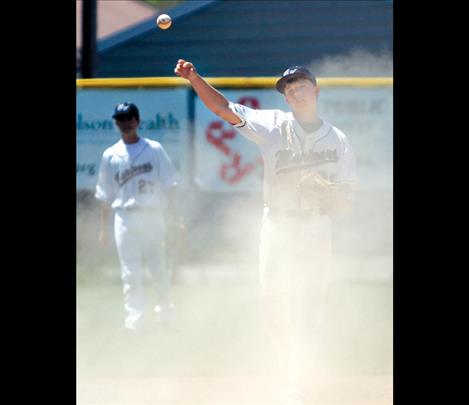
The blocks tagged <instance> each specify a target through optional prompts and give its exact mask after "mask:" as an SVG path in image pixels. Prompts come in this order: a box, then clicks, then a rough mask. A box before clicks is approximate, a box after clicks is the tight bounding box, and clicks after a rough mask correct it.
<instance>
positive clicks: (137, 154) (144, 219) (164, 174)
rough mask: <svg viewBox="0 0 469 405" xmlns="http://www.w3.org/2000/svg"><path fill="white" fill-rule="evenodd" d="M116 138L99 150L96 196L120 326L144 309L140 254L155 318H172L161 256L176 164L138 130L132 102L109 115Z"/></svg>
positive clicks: (138, 320)
mask: <svg viewBox="0 0 469 405" xmlns="http://www.w3.org/2000/svg"><path fill="white" fill-rule="evenodd" d="M112 117H113V118H114V119H115V123H116V125H117V127H118V128H119V131H120V132H121V139H120V140H119V141H118V142H117V143H116V144H114V145H112V146H111V147H109V148H108V149H106V150H105V151H104V153H103V156H102V160H101V165H100V171H99V176H98V183H97V186H96V194H95V196H96V198H97V199H98V200H100V201H101V202H102V209H101V230H100V235H99V239H100V242H101V243H103V244H104V243H106V241H107V239H108V237H107V226H108V220H109V216H110V211H111V210H112V211H113V213H114V237H115V243H116V247H117V252H118V255H119V260H120V264H121V277H122V282H123V294H124V306H125V311H126V318H125V328H126V329H128V330H136V329H137V328H139V327H141V326H142V325H143V320H144V313H145V301H144V285H143V281H144V268H143V260H145V261H146V264H147V266H148V268H149V270H150V272H151V275H152V278H153V281H154V285H155V289H156V296H155V297H156V298H155V300H156V306H155V307H154V310H155V311H156V312H157V317H158V318H159V320H161V321H164V322H171V320H172V314H173V309H174V305H173V303H172V302H171V297H170V280H169V275H168V271H167V266H166V262H165V246H164V241H165V232H166V224H165V210H167V209H172V208H173V202H172V198H173V197H172V194H173V193H174V190H175V187H176V185H177V181H176V170H175V168H174V167H173V165H172V164H171V161H170V159H169V157H168V155H167V153H166V151H165V150H164V149H163V147H162V146H161V144H160V143H159V142H157V141H154V140H150V139H147V138H142V137H139V136H138V134H137V129H138V125H139V123H140V115H139V110H138V108H137V106H136V105H135V104H133V103H127V102H125V103H121V104H118V105H117V106H116V108H115V111H114V114H113V116H112Z"/></svg>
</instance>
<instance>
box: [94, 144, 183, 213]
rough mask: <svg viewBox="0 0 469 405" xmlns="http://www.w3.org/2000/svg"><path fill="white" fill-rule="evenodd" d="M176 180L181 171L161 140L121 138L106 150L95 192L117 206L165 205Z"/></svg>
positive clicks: (100, 198) (142, 206)
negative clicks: (127, 139)
mask: <svg viewBox="0 0 469 405" xmlns="http://www.w3.org/2000/svg"><path fill="white" fill-rule="evenodd" d="M176 184H177V172H176V170H175V168H174V166H173V165H172V164H171V160H170V158H169V156H168V154H167V153H166V151H165V150H164V149H163V147H162V146H161V144H160V143H159V142H157V141H154V140H151V139H147V138H140V139H139V140H138V142H136V143H134V144H125V143H124V142H123V141H122V140H120V141H119V142H117V143H116V144H114V145H112V146H111V147H109V148H107V149H106V150H105V151H104V153H103V156H102V160H101V166H100V170H99V176H98V183H97V186H96V194H95V196H96V198H97V199H98V200H100V201H103V202H107V203H109V204H111V206H112V208H113V209H117V208H132V207H139V208H156V209H158V208H159V209H164V208H166V207H167V204H168V201H167V196H166V191H167V190H168V189H169V188H171V187H172V186H175V185H176Z"/></svg>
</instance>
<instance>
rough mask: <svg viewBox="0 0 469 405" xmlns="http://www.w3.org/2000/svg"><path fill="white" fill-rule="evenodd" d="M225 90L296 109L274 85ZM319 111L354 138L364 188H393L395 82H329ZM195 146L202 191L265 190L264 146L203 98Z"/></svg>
mask: <svg viewBox="0 0 469 405" xmlns="http://www.w3.org/2000/svg"><path fill="white" fill-rule="evenodd" d="M223 94H224V95H225V96H226V97H227V98H228V99H229V100H230V101H233V102H237V103H240V104H244V105H246V106H249V107H252V108H261V109H282V110H287V111H289V110H290V109H289V107H288V105H287V103H286V102H285V100H284V97H283V96H282V95H281V94H280V93H278V92H277V91H275V90H271V89H252V90H249V89H240V90H231V89H226V90H223ZM318 113H319V115H320V116H321V117H322V118H323V119H325V120H327V121H329V122H330V123H331V124H333V125H334V126H336V127H337V128H339V129H340V130H342V131H343V132H344V133H345V134H346V135H347V136H348V137H349V139H350V141H351V143H352V146H353V148H354V150H355V154H356V157H357V170H358V174H359V177H360V183H361V188H362V189H365V190H366V189H372V190H392V159H393V148H392V146H393V126H392V124H393V103H392V87H373V88H357V87H324V88H322V89H321V92H320V95H319V101H318ZM194 145H195V150H194V155H195V156H194V165H195V168H194V171H195V173H194V177H195V178H194V180H195V183H196V184H197V185H198V186H199V187H200V188H201V189H202V190H204V191H218V192H252V191H256V192H260V191H261V190H262V167H263V163H262V156H261V154H260V149H259V148H258V146H257V145H256V144H254V143H252V142H251V141H249V140H247V139H245V138H244V137H243V136H242V135H241V133H239V132H237V131H236V130H235V129H234V128H233V127H232V126H231V125H229V124H228V123H226V122H224V121H223V120H221V119H219V118H218V117H217V116H215V115H214V114H213V113H211V112H210V111H209V110H208V109H207V108H206V107H205V106H204V105H203V103H202V102H201V101H200V99H198V98H196V105H195V142H194Z"/></svg>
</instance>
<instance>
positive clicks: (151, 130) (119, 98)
mask: <svg viewBox="0 0 469 405" xmlns="http://www.w3.org/2000/svg"><path fill="white" fill-rule="evenodd" d="M187 97H188V92H187V89H184V88H177V89H167V88H164V89H161V88H159V89H156V88H147V89H81V90H77V112H76V114H77V116H76V139H77V152H76V153H77V155H76V160H77V161H76V166H77V189H90V190H94V188H95V186H96V182H97V175H98V170H99V164H100V161H101V156H102V153H103V152H104V150H105V149H106V148H108V147H109V146H111V145H113V144H114V143H115V142H117V141H118V140H119V139H120V133H119V131H118V129H117V127H116V126H115V124H114V120H113V119H112V118H111V116H112V114H113V112H114V107H115V106H116V105H117V104H118V103H121V102H124V101H129V102H133V103H135V104H136V105H137V106H138V108H139V111H140V120H141V123H140V127H139V130H138V134H139V135H140V136H142V137H146V138H150V139H154V140H156V141H158V142H160V143H161V144H162V145H163V147H164V148H165V149H166V151H167V152H168V154H169V156H170V158H171V160H172V162H173V164H174V165H175V167H176V168H177V169H178V171H179V172H180V175H181V180H182V182H183V184H184V183H185V182H187V180H188V167H187V162H188V145H189V134H188V120H187Z"/></svg>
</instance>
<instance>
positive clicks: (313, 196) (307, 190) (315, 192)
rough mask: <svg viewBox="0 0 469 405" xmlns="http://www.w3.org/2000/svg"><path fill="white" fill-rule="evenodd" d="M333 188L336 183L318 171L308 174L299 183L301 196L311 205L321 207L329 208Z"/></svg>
mask: <svg viewBox="0 0 469 405" xmlns="http://www.w3.org/2000/svg"><path fill="white" fill-rule="evenodd" d="M333 189H334V184H333V183H331V182H329V181H328V180H326V179H325V178H324V177H323V176H321V175H320V174H319V173H316V172H312V173H308V174H306V175H305V176H303V177H302V178H301V180H300V183H299V193H300V196H301V197H302V198H304V199H305V200H306V201H308V202H309V203H310V204H311V205H313V206H318V207H321V208H327V205H328V203H329V200H330V195H331V191H332V190H333Z"/></svg>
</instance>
